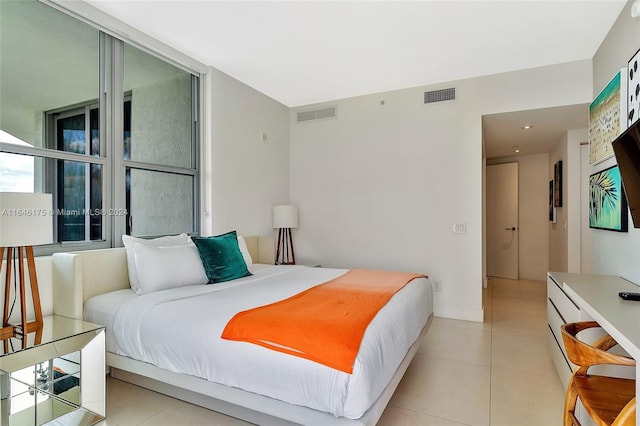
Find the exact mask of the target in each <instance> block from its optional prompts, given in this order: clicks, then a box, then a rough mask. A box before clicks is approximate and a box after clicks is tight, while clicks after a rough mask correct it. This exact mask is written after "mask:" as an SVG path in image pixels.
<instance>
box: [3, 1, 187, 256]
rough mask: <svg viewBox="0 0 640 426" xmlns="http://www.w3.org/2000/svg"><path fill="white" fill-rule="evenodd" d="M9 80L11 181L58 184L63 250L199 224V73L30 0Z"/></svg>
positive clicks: (15, 30)
mask: <svg viewBox="0 0 640 426" xmlns="http://www.w3.org/2000/svg"><path fill="white" fill-rule="evenodd" d="M0 79H1V80H0V191H21V192H47V193H51V194H53V200H54V212H55V213H56V214H55V217H54V222H55V223H53V224H52V226H53V227H54V236H55V240H56V242H57V243H58V245H57V246H55V247H53V250H59V249H60V247H59V245H71V246H72V249H77V247H76V245H78V244H81V245H86V246H88V247H109V246H117V245H120V236H121V235H122V234H123V233H128V234H132V235H137V236H154V235H161V234H172V233H181V232H187V233H197V232H198V224H199V220H198V219H199V218H198V213H197V212H198V196H197V194H199V189H198V184H199V182H198V142H199V131H198V129H199V126H198V111H199V96H198V94H199V87H198V86H199V77H198V76H197V75H195V74H194V73H191V72H189V71H186V70H184V69H182V68H181V67H178V66H176V65H174V64H171V63H168V62H167V61H164V60H162V59H160V58H158V57H156V56H154V55H152V54H150V53H148V52H146V51H143V50H140V49H138V48H137V47H135V46H134V45H132V44H129V43H128V42H126V41H123V40H119V39H117V38H115V37H112V36H110V35H108V34H105V33H103V32H101V31H99V30H98V29H96V28H94V27H92V26H90V25H88V24H85V23H83V22H81V21H79V20H76V19H74V18H73V17H71V16H68V15H66V14H64V13H62V12H59V11H57V10H55V9H53V8H51V7H50V6H47V5H45V4H42V3H39V2H38V1H35V0H27V1H20V2H1V1H0ZM50 251H52V250H50Z"/></svg>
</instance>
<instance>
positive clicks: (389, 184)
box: [290, 61, 592, 321]
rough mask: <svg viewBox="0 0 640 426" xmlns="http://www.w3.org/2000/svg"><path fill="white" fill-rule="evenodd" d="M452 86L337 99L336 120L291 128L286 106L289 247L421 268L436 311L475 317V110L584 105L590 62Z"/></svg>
mask: <svg viewBox="0 0 640 426" xmlns="http://www.w3.org/2000/svg"><path fill="white" fill-rule="evenodd" d="M452 85H454V86H456V87H457V97H458V99H457V100H456V101H455V102H446V103H441V104H434V105H423V104H422V94H423V91H425V90H429V89H438V88H443V87H449V86H450V85H448V84H445V85H438V86H435V87H419V88H411V89H404V90H397V91H393V92H387V93H380V94H375V95H369V96H361V97H356V98H350V99H344V100H339V101H336V102H334V103H331V104H335V105H337V108H338V110H337V112H338V117H337V118H336V119H328V120H324V121H317V122H311V123H304V124H296V123H295V111H292V114H291V130H290V144H291V154H290V155H291V177H290V186H291V193H290V196H291V202H292V203H294V204H296V205H298V207H299V211H300V227H299V228H298V229H297V230H296V234H295V243H296V248H297V252H298V257H299V258H300V260H301V261H307V260H308V261H313V262H319V263H322V264H323V266H338V267H371V268H386V269H403V270H411V271H419V272H426V273H428V274H429V275H430V276H431V278H433V279H437V280H440V281H442V292H440V293H436V294H435V311H436V315H439V316H445V317H452V318H460V319H470V320H476V321H482V318H483V312H482V297H481V284H482V278H483V269H482V250H483V245H482V146H481V145H482V136H481V133H482V120H481V117H482V115H483V114H492V113H499V112H506V111H518V110H526V109H536V108H544V107H551V106H560V105H571V104H577V103H585V102H590V99H591V85H592V76H591V61H579V62H573V63H567V64H561V65H555V66H550V67H543V68H537V69H529V70H524V71H518V72H511V73H505V74H497V75H491V76H486V77H479V78H474V79H468V80H462V81H457V82H454V83H452ZM382 100H384V101H385V103H384V105H381V104H380V101H382ZM545 206H546V201H545ZM455 223H466V226H467V232H466V234H454V233H453V232H452V227H453V225H454V224H455Z"/></svg>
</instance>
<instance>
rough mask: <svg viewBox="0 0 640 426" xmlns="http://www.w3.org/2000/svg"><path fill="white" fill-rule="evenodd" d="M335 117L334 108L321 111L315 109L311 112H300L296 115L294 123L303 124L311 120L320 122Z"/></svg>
mask: <svg viewBox="0 0 640 426" xmlns="http://www.w3.org/2000/svg"><path fill="white" fill-rule="evenodd" d="M335 117H336V107H334V106H332V107H328V108H322V109H315V110H312V111H300V112H298V113H297V115H296V121H297V122H298V123H304V122H307V121H313V120H322V119H325V118H335Z"/></svg>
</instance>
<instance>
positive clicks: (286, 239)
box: [273, 205, 298, 265]
mask: <svg viewBox="0 0 640 426" xmlns="http://www.w3.org/2000/svg"><path fill="white" fill-rule="evenodd" d="M273 227H274V228H275V229H278V230H279V231H278V248H277V250H276V265H295V264H296V255H295V253H294V251H293V239H292V238H291V228H297V227H298V208H297V207H296V206H289V205H281V206H274V207H273Z"/></svg>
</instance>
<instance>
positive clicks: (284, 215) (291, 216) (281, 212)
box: [273, 205, 298, 228]
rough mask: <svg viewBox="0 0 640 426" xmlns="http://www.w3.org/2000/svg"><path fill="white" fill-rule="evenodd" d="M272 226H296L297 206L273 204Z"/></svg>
mask: <svg viewBox="0 0 640 426" xmlns="http://www.w3.org/2000/svg"><path fill="white" fill-rule="evenodd" d="M273 227H274V228H297V227H298V208H297V207H296V206H288V205H282V206H274V207H273Z"/></svg>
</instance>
